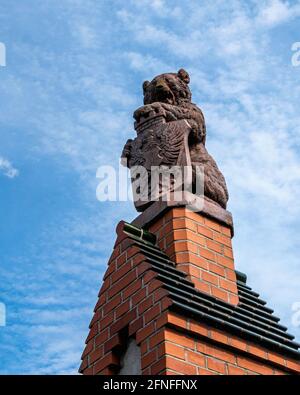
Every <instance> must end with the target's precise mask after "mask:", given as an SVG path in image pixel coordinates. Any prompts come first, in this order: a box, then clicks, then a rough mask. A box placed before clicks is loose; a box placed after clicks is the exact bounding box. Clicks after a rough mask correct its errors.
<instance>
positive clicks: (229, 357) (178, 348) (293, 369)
mask: <svg viewBox="0 0 300 395" xmlns="http://www.w3.org/2000/svg"><path fill="white" fill-rule="evenodd" d="M164 320H165V323H166V325H165V326H163V327H162V328H161V330H160V331H159V332H158V333H156V334H155V335H152V336H150V337H149V338H148V339H145V341H144V342H143V347H142V363H143V374H160V375H161V374H187V375H218V374H219V375H220V374H221V375H245V374H248V375H249V374H251V375H254V374H260V375H279V374H281V375H283V374H295V373H297V374H298V373H300V364H299V361H295V360H293V359H289V358H286V357H284V356H282V355H280V354H277V353H275V352H273V351H270V350H268V349H265V348H263V347H260V346H257V345H255V344H253V343H251V342H248V341H245V340H242V339H240V338H238V337H236V336H232V335H230V334H227V333H226V332H223V331H219V330H217V329H214V328H211V327H209V326H207V325H204V324H199V323H198V322H196V321H193V320H190V319H186V318H184V317H180V316H178V315H175V314H173V313H165V317H164Z"/></svg>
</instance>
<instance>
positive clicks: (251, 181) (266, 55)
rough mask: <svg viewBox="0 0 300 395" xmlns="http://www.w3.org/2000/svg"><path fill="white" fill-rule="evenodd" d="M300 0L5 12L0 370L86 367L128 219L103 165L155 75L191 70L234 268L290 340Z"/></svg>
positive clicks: (116, 150) (39, 5) (68, 4)
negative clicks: (224, 187)
mask: <svg viewBox="0 0 300 395" xmlns="http://www.w3.org/2000/svg"><path fill="white" fill-rule="evenodd" d="M299 18H300V2H298V1H297V2H296V1H289V2H287V1H280V0H273V1H261V0H260V1H258V0H257V1H255V0H254V1H247V2H244V1H234V0H227V1H214V2H211V1H194V0H190V1H185V2H182V1H177V0H169V1H167V0H166V1H163V0H149V1H148V0H136V1H134V0H128V1H121V0H119V1H118V0H115V1H109V0H107V1H106V0H97V1H96V0H84V1H83V0H60V1H58V0H51V1H50V0H44V1H37V0H35V1H34V0H27V1H22V2H21V1H16V0H12V1H9V2H6V3H5V4H4V3H3V2H2V4H1V6H0V42H2V43H4V44H5V46H6V51H7V59H6V67H0V81H1V83H0V104H1V105H0V108H1V110H0V259H1V265H0V276H1V281H0V302H2V303H5V305H6V310H7V316H6V319H7V325H6V326H5V327H0V356H1V357H0V373H17V374H22V373H33V374H50V373H51V374H59V373H67V374H73V373H76V372H77V369H78V366H79V360H80V354H81V352H82V349H83V344H84V340H85V337H86V335H87V328H88V324H89V321H90V319H91V314H92V308H93V307H94V304H95V302H96V299H97V293H98V290H99V288H100V285H101V279H102V275H103V272H104V270H105V268H106V264H107V260H108V257H109V255H110V253H111V250H112V246H113V243H114V239H115V226H116V224H117V223H118V221H119V220H121V219H124V220H128V221H130V220H132V219H133V218H134V217H135V215H136V213H135V210H134V208H133V205H132V204H131V203H130V202H110V203H100V202H98V201H97V200H96V193H95V191H96V187H97V179H96V170H97V168H98V167H99V166H101V165H107V164H111V165H114V166H117V165H118V161H119V156H120V152H121V150H122V147H123V145H124V143H125V142H126V140H127V138H130V137H133V136H134V131H133V122H132V112H133V111H134V110H135V109H136V108H137V107H138V106H140V105H141V104H142V92H141V84H142V82H143V81H144V80H145V79H152V78H153V77H154V76H155V75H157V74H160V73H162V72H167V71H177V70H178V69H179V68H181V67H184V68H185V69H186V70H188V71H189V73H190V77H191V84H190V86H191V89H192V92H193V101H194V102H195V103H197V104H198V105H199V106H200V107H201V108H202V110H203V111H204V114H205V117H206V122H207V131H208V136H207V148H208V150H209V152H210V153H211V154H212V155H213V156H214V157H215V159H216V161H217V163H218V164H219V167H220V168H221V169H222V171H223V173H224V175H225V177H226V181H227V184H228V188H229V193H230V201H229V206H228V209H229V210H230V211H231V212H232V214H233V217H234V224H235V237H234V242H233V243H234V252H235V261H236V267H237V269H239V270H241V271H244V272H246V273H247V274H248V282H249V284H250V285H251V286H253V288H254V289H255V290H256V291H258V292H260V293H261V295H262V297H263V298H265V299H267V300H268V304H269V305H270V306H271V307H273V308H275V312H276V314H277V315H279V316H281V317H282V322H283V323H284V324H286V325H287V326H288V327H289V329H290V331H291V332H292V333H293V334H294V335H296V337H297V339H298V341H299V340H300V328H299V327H296V326H295V325H294V326H293V325H292V305H293V303H295V302H299V301H300V295H299V283H300V268H299V230H300V219H299V218H300V216H299V214H300V203H299V202H300V199H299V198H300V159H299V158H300V155H299V153H300V148H299V145H300V113H299V99H300V67H293V66H292V63H291V58H292V55H293V53H292V51H291V46H292V44H293V43H294V42H297V41H300V30H299Z"/></svg>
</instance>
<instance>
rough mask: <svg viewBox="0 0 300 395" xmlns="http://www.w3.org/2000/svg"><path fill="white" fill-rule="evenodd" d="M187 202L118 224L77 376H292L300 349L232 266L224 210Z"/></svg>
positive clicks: (299, 367)
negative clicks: (196, 208) (199, 207)
mask: <svg viewBox="0 0 300 395" xmlns="http://www.w3.org/2000/svg"><path fill="white" fill-rule="evenodd" d="M187 200H188V198H187ZM184 203H187V201H186V202H182V203H181V204H182V205H180V204H178V202H177V203H172V202H156V203H155V204H153V205H152V206H150V207H149V208H148V209H146V210H145V211H144V212H143V213H142V214H140V215H139V216H138V217H137V218H136V219H135V220H134V221H133V223H132V224H128V223H126V222H123V221H121V222H120V223H119V225H118V227H117V240H116V243H115V246H114V250H113V253H112V255H111V257H110V259H109V262H108V268H107V271H106V273H105V275H104V278H103V284H102V287H101V290H100V292H99V299H98V302H97V304H96V306H95V309H94V316H93V319H92V321H91V323H90V330H89V335H88V337H87V340H86V346H85V349H84V352H83V354H82V363H81V366H80V369H79V371H80V372H81V373H82V374H93V375H97V374H101V375H105V374H109V375H118V374H121V375H122V374H142V375H148V374H153V375H165V374H186V375H202V374H204V375H214V374H222V375H228V374H229V375H243V374H263V375H264V374H268V375H269V374H272V375H277V374H295V373H299V372H300V363H299V359H300V354H299V352H298V347H299V346H300V345H299V344H297V343H296V342H294V341H293V336H292V335H290V334H288V333H287V328H285V327H284V326H282V325H281V324H279V322H278V321H279V318H277V317H276V316H274V315H273V314H272V313H273V310H271V309H270V308H268V307H266V306H265V304H266V302H264V301H263V300H261V299H260V297H259V295H258V294H257V293H256V292H254V291H252V289H251V288H250V287H249V286H248V285H247V283H246V276H245V275H244V274H242V273H239V272H236V271H235V269H234V261H233V253H232V247H231V237H232V235H233V225H232V217H231V215H230V213H229V212H227V211H226V210H223V209H220V208H218V209H216V207H213V206H212V205H211V204H210V203H209V202H206V203H205V204H204V206H203V209H202V211H201V212H197V213H196V212H194V211H193V210H191V205H189V208H187V207H186V205H184Z"/></svg>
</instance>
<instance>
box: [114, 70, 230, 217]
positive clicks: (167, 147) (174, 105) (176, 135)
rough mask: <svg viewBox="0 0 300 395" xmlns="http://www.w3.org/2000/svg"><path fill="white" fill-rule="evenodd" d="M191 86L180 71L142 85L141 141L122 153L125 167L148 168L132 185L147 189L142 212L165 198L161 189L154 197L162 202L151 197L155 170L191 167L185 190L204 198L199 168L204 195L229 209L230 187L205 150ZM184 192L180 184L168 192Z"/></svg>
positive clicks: (201, 120)
mask: <svg viewBox="0 0 300 395" xmlns="http://www.w3.org/2000/svg"><path fill="white" fill-rule="evenodd" d="M189 81H190V79H189V75H188V73H187V72H186V71H185V70H183V69H181V70H179V71H178V73H166V74H161V75H159V76H157V77H155V78H154V79H153V80H152V81H151V82H149V81H145V82H144V84H143V91H144V106H142V107H140V108H138V109H137V110H136V111H135V112H134V119H135V121H136V122H135V130H136V132H137V137H136V138H135V139H134V140H128V141H127V143H126V145H125V147H124V149H123V153H122V160H123V163H124V164H125V165H127V166H128V167H129V168H131V169H133V168H134V166H143V167H144V168H145V169H146V173H144V175H143V176H137V175H136V174H132V178H133V181H136V180H138V181H139V183H140V185H147V191H145V192H146V193H145V194H144V196H147V199H145V200H143V199H140V200H139V201H135V206H136V208H137V210H138V211H144V210H145V209H146V208H147V207H148V206H149V205H150V204H151V203H152V202H153V201H155V200H159V199H160V198H161V197H162V196H163V195H164V194H165V193H166V191H165V189H163V187H161V186H160V185H159V187H158V193H156V195H155V197H156V198H157V199H153V194H152V195H151V192H153V185H152V188H151V175H152V173H151V174H150V171H151V168H152V167H153V166H160V167H163V168H171V167H172V166H173V167H174V166H177V167H179V168H180V167H181V168H183V167H190V168H191V172H190V175H189V176H187V178H188V179H185V180H184V181H185V183H184V187H185V190H188V191H190V192H194V193H195V192H196V193H199V192H197V191H198V190H196V185H199V177H200V176H199V173H197V172H196V167H197V166H200V167H201V168H202V170H203V173H204V186H203V187H204V188H203V191H204V196H206V197H207V198H209V199H211V200H213V201H214V202H216V203H217V204H218V205H219V206H221V207H222V208H226V205H227V201H228V191H227V187H226V182H225V179H224V177H223V175H222V173H221V172H220V170H219V169H218V166H217V164H216V162H215V161H214V159H213V158H212V157H211V156H210V155H209V154H208V152H207V150H206V148H205V139H206V127H205V120H204V116H203V113H202V111H201V110H200V108H198V107H197V106H196V105H195V104H193V103H192V102H191V92H190V89H189V87H188V83H189ZM139 177H140V179H138V178H139ZM201 177H203V176H202V175H201ZM152 178H153V175H152ZM197 182H198V183H197ZM200 182H201V181H200ZM179 187H181V185H179V184H177V183H176V182H174V184H173V185H170V188H169V191H170V192H173V191H174V190H176V189H177V188H179ZM139 192H140V191H139ZM150 196H151V198H150Z"/></svg>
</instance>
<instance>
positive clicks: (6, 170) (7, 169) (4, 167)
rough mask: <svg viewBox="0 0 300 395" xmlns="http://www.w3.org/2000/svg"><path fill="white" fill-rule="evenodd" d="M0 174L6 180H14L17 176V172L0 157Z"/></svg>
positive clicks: (7, 161) (8, 162)
mask: <svg viewBox="0 0 300 395" xmlns="http://www.w3.org/2000/svg"><path fill="white" fill-rule="evenodd" d="M0 173H2V174H4V175H5V176H6V177H8V178H15V177H17V176H18V175H19V170H17V169H15V168H14V167H13V165H12V164H11V162H10V161H9V160H7V159H5V158H3V157H2V156H0Z"/></svg>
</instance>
